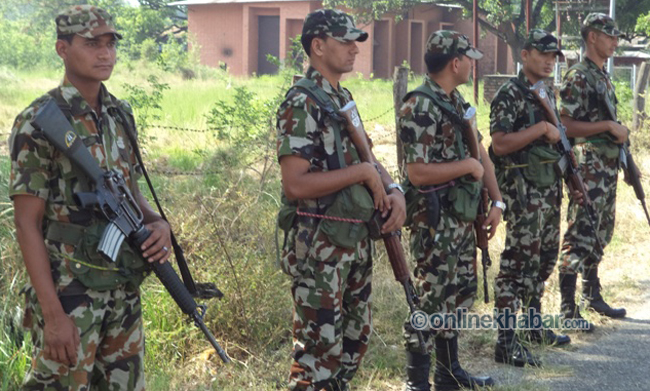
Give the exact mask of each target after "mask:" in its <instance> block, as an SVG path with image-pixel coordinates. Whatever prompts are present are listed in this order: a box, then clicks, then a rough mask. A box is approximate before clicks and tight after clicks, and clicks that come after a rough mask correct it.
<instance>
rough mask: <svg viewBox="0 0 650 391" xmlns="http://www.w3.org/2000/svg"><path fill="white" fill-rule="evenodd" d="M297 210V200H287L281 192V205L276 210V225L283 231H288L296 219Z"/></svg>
mask: <svg viewBox="0 0 650 391" xmlns="http://www.w3.org/2000/svg"><path fill="white" fill-rule="evenodd" d="M297 210H298V202H297V201H289V200H287V198H286V197H285V195H284V193H282V207H281V208H280V211H279V212H278V227H280V228H281V229H282V230H283V231H284V232H285V233H287V232H289V230H290V229H291V227H293V224H294V222H295V220H296V212H297Z"/></svg>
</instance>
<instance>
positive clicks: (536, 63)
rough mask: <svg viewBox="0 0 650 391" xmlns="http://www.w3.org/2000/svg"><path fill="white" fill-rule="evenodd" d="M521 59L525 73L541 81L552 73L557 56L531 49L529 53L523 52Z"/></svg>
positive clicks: (553, 53) (552, 53)
mask: <svg viewBox="0 0 650 391" xmlns="http://www.w3.org/2000/svg"><path fill="white" fill-rule="evenodd" d="M521 57H522V60H523V62H524V68H525V69H526V71H527V72H528V73H532V74H533V75H535V76H536V77H538V78H540V79H543V78H546V77H549V76H551V73H553V69H554V67H555V60H556V58H557V54H556V53H555V52H549V53H542V52H540V51H539V50H537V49H531V50H530V51H528V50H523V51H522V52H521Z"/></svg>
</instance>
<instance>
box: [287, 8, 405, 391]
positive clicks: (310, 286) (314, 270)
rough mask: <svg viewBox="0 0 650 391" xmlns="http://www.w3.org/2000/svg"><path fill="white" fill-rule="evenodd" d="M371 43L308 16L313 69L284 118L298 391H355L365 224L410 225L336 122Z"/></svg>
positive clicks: (366, 292) (306, 44) (320, 16)
mask: <svg viewBox="0 0 650 391" xmlns="http://www.w3.org/2000/svg"><path fill="white" fill-rule="evenodd" d="M367 38H368V34H367V33H366V32H364V31H362V30H359V29H357V28H356V27H355V25H354V21H353V20H352V18H351V17H350V16H349V15H347V14H345V13H343V12H341V11H338V10H331V9H326V10H322V9H321V10H317V11H315V12H313V13H311V14H309V15H307V18H306V19H305V23H304V26H303V30H302V38H301V41H302V46H303V48H304V49H305V52H306V53H307V56H309V64H310V67H309V69H308V70H307V73H306V74H305V76H304V78H303V79H301V80H299V81H298V82H296V84H295V85H294V87H292V88H291V89H290V90H289V92H288V93H287V97H286V100H285V101H284V102H283V103H282V104H281V106H280V108H279V110H278V113H277V118H278V121H277V131H278V142H277V148H278V150H277V153H278V160H279V163H280V167H281V171H282V185H283V186H282V187H283V199H284V204H285V205H284V207H283V208H282V210H281V212H280V216H279V223H280V226H281V228H282V229H283V230H284V231H285V242H284V246H283V251H282V259H281V261H280V265H281V268H282V270H283V271H284V272H285V273H286V274H288V275H289V276H291V278H292V286H291V292H292V296H293V301H294V312H293V314H294V315H293V340H294V348H293V354H292V356H293V359H294V362H293V365H292V367H291V371H290V379H289V388H290V389H292V390H347V389H348V383H349V382H350V380H351V379H352V377H353V376H354V374H355V373H356V371H357V369H358V368H359V365H360V363H361V360H362V358H363V356H364V354H365V352H366V350H367V347H368V340H369V338H370V334H371V332H372V325H371V317H370V297H371V295H370V293H371V275H372V259H371V241H370V239H369V238H368V231H367V229H366V225H365V224H364V223H363V222H364V221H367V218H368V215H369V214H372V213H373V211H374V210H375V209H379V210H380V211H381V212H382V213H383V215H384V216H385V217H387V215H388V212H389V211H391V213H390V217H388V220H387V221H386V223H385V224H384V226H383V227H382V230H383V231H384V232H392V231H395V230H397V229H399V228H401V226H402V224H403V223H404V218H405V216H406V211H405V201H404V196H403V194H402V193H401V187H400V186H399V185H398V184H395V183H393V180H392V179H391V177H390V176H389V175H388V174H387V173H386V170H385V169H384V168H383V167H382V166H381V164H378V163H376V164H371V163H368V162H361V161H360V159H359V153H358V152H357V148H356V146H355V145H354V143H353V142H352V141H351V138H350V133H349V132H348V130H347V129H346V127H345V126H343V125H342V124H341V122H339V121H338V120H337V119H336V116H337V115H336V112H337V111H338V110H339V109H341V108H342V107H343V106H344V105H346V104H347V103H348V102H350V101H352V95H351V94H350V92H349V91H348V90H346V89H345V88H343V87H341V86H340V84H339V81H340V79H341V77H342V76H343V74H345V73H348V72H351V71H352V69H353V66H354V60H355V57H356V55H357V53H358V52H359V49H358V47H357V41H359V42H363V41H365V40H366V39H367ZM360 183H363V184H364V185H365V186H367V188H368V189H369V190H370V193H371V194H372V197H371V196H370V194H369V192H368V190H366V188H365V187H363V186H361V185H359V184H360ZM387 192H388V194H387ZM373 199H374V200H373ZM362 216H363V217H362Z"/></svg>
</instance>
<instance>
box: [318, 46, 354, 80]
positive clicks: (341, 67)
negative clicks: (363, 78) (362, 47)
mask: <svg viewBox="0 0 650 391" xmlns="http://www.w3.org/2000/svg"><path fill="white" fill-rule="evenodd" d="M319 46H320V50H319V53H318V54H319V55H320V56H321V58H322V60H323V65H325V66H326V67H327V68H328V69H329V70H330V71H331V72H333V73H338V74H343V73H348V72H352V69H354V61H355V59H356V57H357V54H358V53H359V47H357V42H356V41H346V42H339V41H337V40H336V39H334V38H331V37H327V38H326V39H325V40H323V41H322V45H319Z"/></svg>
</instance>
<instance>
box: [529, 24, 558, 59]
mask: <svg viewBox="0 0 650 391" xmlns="http://www.w3.org/2000/svg"><path fill="white" fill-rule="evenodd" d="M528 45H530V46H532V47H534V48H535V49H537V50H539V51H540V52H542V53H550V52H555V53H557V54H558V55H562V51H561V50H560V48H559V47H558V42H557V38H555V36H554V35H553V34H551V33H549V32H548V31H544V30H542V29H532V30H530V32H529V33H528V39H526V42H525V43H524V46H528Z"/></svg>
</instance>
